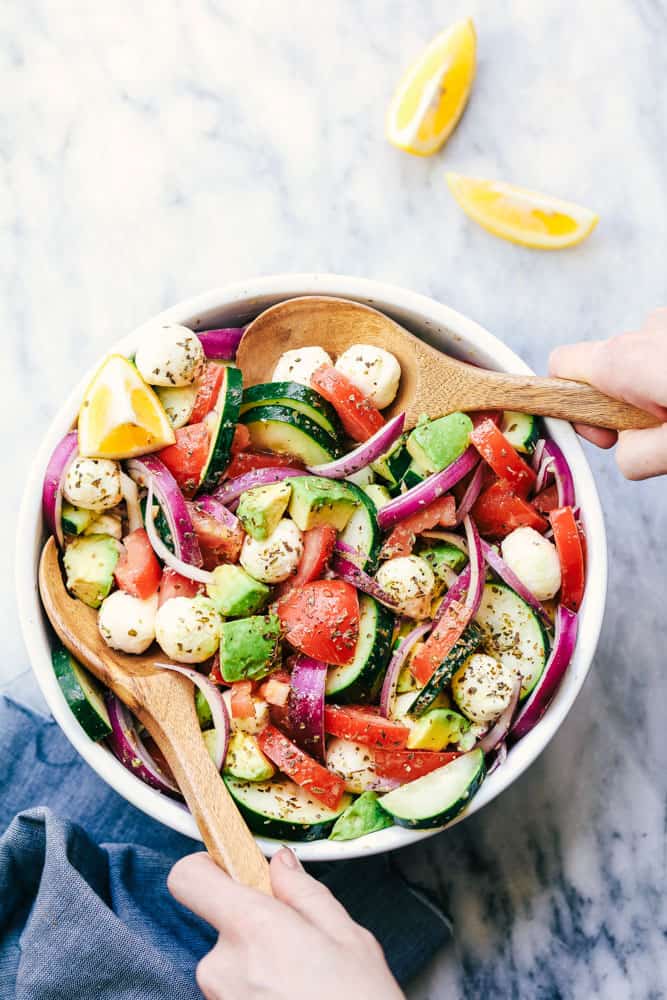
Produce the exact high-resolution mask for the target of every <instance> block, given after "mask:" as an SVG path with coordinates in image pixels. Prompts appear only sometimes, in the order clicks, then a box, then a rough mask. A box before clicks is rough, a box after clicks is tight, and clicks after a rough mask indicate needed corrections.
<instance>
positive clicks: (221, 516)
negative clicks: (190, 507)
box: [193, 494, 241, 531]
mask: <svg viewBox="0 0 667 1000" xmlns="http://www.w3.org/2000/svg"><path fill="white" fill-rule="evenodd" d="M193 503H194V505H195V507H199V509H200V510H202V511H203V512H204V514H208V515H209V517H212V518H214V519H215V520H216V521H220V523H221V524H224V526H225V527H226V528H229V529H230V530H231V531H238V530H239V528H240V526H241V522H240V521H239V519H238V517H235V516H234V514H233V513H232V512H231V510H229V508H227V507H225V505H224V504H223V503H221V502H220V500H218V499H216V497H214V496H209V495H208V494H204V495H203V496H200V497H197V499H196V500H194V501H193Z"/></svg>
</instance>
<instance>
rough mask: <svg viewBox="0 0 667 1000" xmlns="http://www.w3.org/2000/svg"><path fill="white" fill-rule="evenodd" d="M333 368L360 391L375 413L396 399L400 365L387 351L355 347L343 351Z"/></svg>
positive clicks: (370, 346) (381, 348)
mask: <svg viewBox="0 0 667 1000" xmlns="http://www.w3.org/2000/svg"><path fill="white" fill-rule="evenodd" d="M336 368H337V369H338V371H339V372H341V373H342V374H343V375H346V376H347V377H348V378H349V380H350V382H352V383H353V384H354V385H356V387H357V389H359V390H360V391H361V392H363V394H364V396H366V397H367V398H368V399H370V401H371V402H372V403H375V405H376V406H377V408H378V410H383V409H384V408H385V406H389V404H390V403H393V402H394V400H395V399H396V393H397V392H398V383H399V382H400V380H401V366H400V365H399V363H398V361H397V360H396V358H395V357H394V355H393V354H390V353H389V351H385V349H384V348H383V347H373V346H372V345H371V344H354V345H353V346H352V347H348V349H347V350H346V351H343V353H342V354H341V356H340V357H339V358H338V361H337V362H336Z"/></svg>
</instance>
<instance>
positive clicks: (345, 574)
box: [331, 545, 397, 611]
mask: <svg viewBox="0 0 667 1000" xmlns="http://www.w3.org/2000/svg"><path fill="white" fill-rule="evenodd" d="M336 548H338V545H336ZM331 569H332V571H333V572H334V573H335V574H336V576H338V577H340V579H341V580H345V582H346V583H351V584H352V586H353V587H356V588H357V590H361V591H363V593H364V594H368V595H369V596H370V597H374V598H375V600H376V601H379V602H380V604H384V605H385V606H386V607H387V608H391V609H392V610H393V611H395V610H396V607H397V602H396V601H395V600H394V598H393V597H390V596H389V594H388V593H387V592H386V591H384V590H383V589H382V587H381V586H380V584H379V583H378V582H377V580H374V579H373V577H372V576H369V575H368V573H365V572H364V571H363V569H359V567H358V566H356V565H355V564H354V563H353V562H351V560H349V559H346V558H345V556H343V555H340V554H337V553H336V552H335V551H334V555H333V558H332V560H331Z"/></svg>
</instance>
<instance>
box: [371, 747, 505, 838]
mask: <svg viewBox="0 0 667 1000" xmlns="http://www.w3.org/2000/svg"><path fill="white" fill-rule="evenodd" d="M485 770H486V768H485V766H484V754H483V753H482V751H481V750H480V749H477V750H471V751H470V753H466V754H463V756H461V757H457V758H456V760H453V761H451V763H449V764H445V766H444V767H439V768H438V769H437V771H431V773H430V774H425V775H423V777H421V778H417V779H416V780H415V781H410V782H409V783H408V784H407V785H401V787H400V788H396V789H395V790H394V791H393V792H388V793H387V794H386V795H383V796H381V798H380V799H379V800H378V801H379V803H380V805H381V806H382V808H383V809H384V810H385V812H388V813H389V815H390V816H391V817H392V818H393V820H394V823H396V824H397V825H398V826H407V827H411V828H412V829H417V830H427V829H430V828H431V827H434V826H442V825H443V824H444V823H449V822H450V821H451V820H453V819H454V817H455V816H458V814H459V813H460V812H461V811H462V810H463V809H465V807H466V806H467V804H468V803H469V802H470V799H471V798H472V797H473V795H474V794H475V792H476V791H477V789H478V788H479V786H480V785H481V783H482V781H483V780H484V774H485Z"/></svg>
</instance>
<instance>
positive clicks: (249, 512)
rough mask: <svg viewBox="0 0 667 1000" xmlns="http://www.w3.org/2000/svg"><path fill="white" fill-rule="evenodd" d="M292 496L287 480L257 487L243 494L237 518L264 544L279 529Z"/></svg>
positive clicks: (250, 533) (249, 532)
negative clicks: (279, 523)
mask: <svg viewBox="0 0 667 1000" xmlns="http://www.w3.org/2000/svg"><path fill="white" fill-rule="evenodd" d="M291 495H292V487H291V485H290V483H289V482H288V481H287V480H283V482H281V483H271V484H270V485H269V486H255V487H254V488H253V489H251V490H246V491H245V493H242V494H241V498H240V500H239V505H238V508H237V510H236V516H237V517H238V519H239V521H240V522H241V524H242V525H243V527H244V528H245V530H246V531H247V532H248V534H249V535H251V536H252V537H253V538H256V539H257V541H259V542H263V541H264V540H265V539H266V538H268V537H269V536H270V535H272V534H273V532H274V531H275V529H276V528H277V526H278V522H279V521H280V519H281V518H282V516H283V514H284V513H285V510H286V509H287V504H288V503H289V500H290V496H291Z"/></svg>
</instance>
